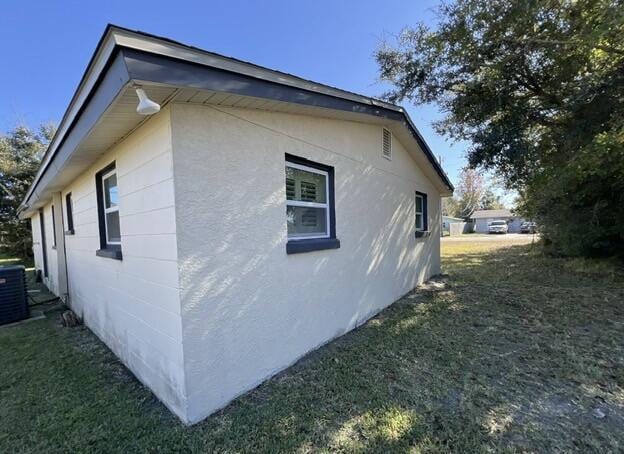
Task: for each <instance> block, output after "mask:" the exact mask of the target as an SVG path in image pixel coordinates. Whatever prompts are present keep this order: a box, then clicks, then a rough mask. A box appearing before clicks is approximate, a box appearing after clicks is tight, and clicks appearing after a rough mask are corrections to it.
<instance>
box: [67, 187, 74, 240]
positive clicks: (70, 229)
mask: <svg viewBox="0 0 624 454" xmlns="http://www.w3.org/2000/svg"><path fill="white" fill-rule="evenodd" d="M65 212H66V213H67V230H66V231H65V234H66V235H73V234H74V208H73V206H72V196H71V192H70V193H69V194H67V195H66V196H65Z"/></svg>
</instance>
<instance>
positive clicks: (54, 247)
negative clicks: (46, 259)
mask: <svg viewBox="0 0 624 454" xmlns="http://www.w3.org/2000/svg"><path fill="white" fill-rule="evenodd" d="M52 249H56V218H55V216H54V205H52Z"/></svg>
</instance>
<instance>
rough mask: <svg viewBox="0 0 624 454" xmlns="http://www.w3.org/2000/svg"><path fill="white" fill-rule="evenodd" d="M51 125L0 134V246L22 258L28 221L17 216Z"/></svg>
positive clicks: (26, 245)
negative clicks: (36, 129)
mask: <svg viewBox="0 0 624 454" xmlns="http://www.w3.org/2000/svg"><path fill="white" fill-rule="evenodd" d="M54 131H55V128H54V127H53V126H50V125H44V126H41V127H40V129H39V132H38V133H35V132H33V131H32V130H30V129H29V128H27V127H26V126H18V127H17V128H15V129H14V130H13V131H11V132H9V133H8V134H7V135H3V136H0V235H1V242H0V247H1V248H2V249H3V250H4V251H5V252H10V253H12V254H17V255H19V256H21V257H25V256H27V255H29V254H30V252H31V246H32V244H31V234H30V223H29V222H28V221H21V220H19V219H18V217H17V208H18V207H19V204H20V203H21V202H22V200H23V198H24V196H25V195H26V192H27V191H28V188H29V186H30V184H31V182H32V180H33V178H34V176H35V173H36V172H37V168H38V167H39V162H40V160H41V157H42V156H43V153H44V151H45V149H46V147H47V145H48V143H49V142H50V140H51V139H52V136H53V135H54Z"/></svg>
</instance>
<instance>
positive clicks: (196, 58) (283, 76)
mask: <svg viewBox="0 0 624 454" xmlns="http://www.w3.org/2000/svg"><path fill="white" fill-rule="evenodd" d="M107 33H110V34H111V35H113V36H116V42H117V44H119V45H120V46H122V47H127V48H135V49H138V50H147V51H149V50H150V47H149V44H150V43H152V44H157V47H158V50H157V51H155V52H154V53H156V54H160V55H164V56H167V55H168V56H170V57H171V56H173V57H176V58H180V57H181V55H183V58H182V59H187V61H193V62H195V63H200V64H203V65H205V66H211V67H214V68H217V69H224V70H229V71H231V72H235V73H239V74H244V75H247V76H251V77H254V78H257V79H263V80H268V81H272V82H278V83H280V84H281V85H291V86H294V87H298V88H304V89H307V90H310V91H314V92H319V93H324V94H329V95H331V96H337V97H343V98H346V99H350V100H354V101H359V102H364V103H367V104H368V103H370V104H373V105H379V106H382V107H386V108H389V109H394V110H399V111H400V110H402V107H400V106H397V105H395V104H391V103H389V102H386V101H383V100H380V99H376V98H371V97H369V96H364V95H361V94H359V93H354V92H351V91H348V90H343V89H341V88H336V87H332V86H330V85H326V84H321V83H318V82H315V81H313V80H309V79H305V78H302V77H299V76H296V75H293V74H289V73H286V72H283V71H278V70H275V69H270V68H266V67H264V66H260V65H257V64H255V63H251V62H248V61H245V60H241V59H237V58H233V57H228V56H226V55H222V54H218V53H216V52H210V51H207V50H204V49H200V48H198V47H194V46H189V45H188V44H184V43H181V42H179V41H175V40H173V39H170V38H167V37H163V36H158V35H154V34H150V33H146V32H143V31H140V30H131V29H128V28H124V27H121V26H118V25H112V24H109V25H108V26H107V28H106V32H105V35H106V34H107ZM127 38H130V40H129V39H127ZM131 38H140V39H141V41H142V42H137V41H136V40H132V39H131ZM165 47H168V49H164V48H165ZM152 49H153V48H152Z"/></svg>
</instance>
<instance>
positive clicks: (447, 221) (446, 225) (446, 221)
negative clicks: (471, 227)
mask: <svg viewBox="0 0 624 454" xmlns="http://www.w3.org/2000/svg"><path fill="white" fill-rule="evenodd" d="M455 222H464V220H463V219H462V218H454V217H452V216H442V232H447V233H448V232H449V230H450V225H451V224H453V223H455Z"/></svg>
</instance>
